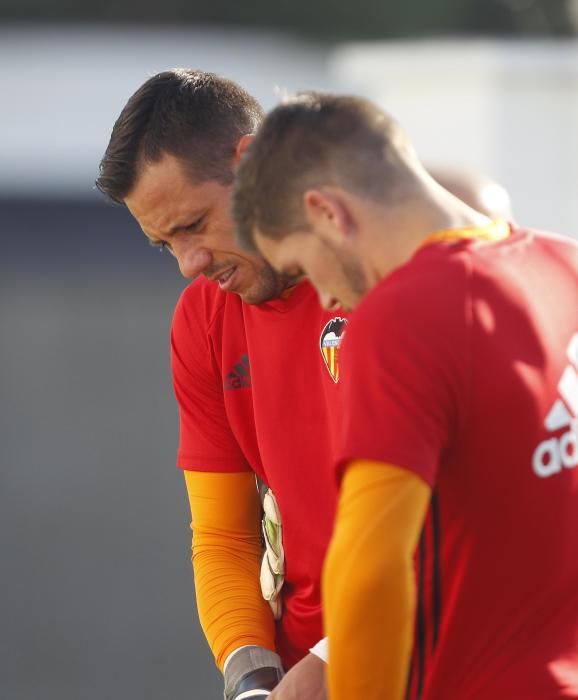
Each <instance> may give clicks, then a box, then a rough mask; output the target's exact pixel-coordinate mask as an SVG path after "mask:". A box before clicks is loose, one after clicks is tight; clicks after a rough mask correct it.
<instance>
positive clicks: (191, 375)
mask: <svg viewBox="0 0 578 700" xmlns="http://www.w3.org/2000/svg"><path fill="white" fill-rule="evenodd" d="M336 316H339V314H335V313H329V312H325V311H323V310H322V309H321V307H320V305H319V301H318V299H317V295H316V293H315V291H314V290H313V288H312V287H311V286H310V285H309V284H308V283H306V282H304V283H301V284H300V285H298V286H297V287H296V288H295V289H294V291H293V293H292V294H291V295H290V296H289V297H288V298H287V299H276V300H274V301H271V302H268V303H265V304H261V305H259V306H251V305H247V304H243V303H242V302H241V300H240V298H239V297H238V296H237V295H235V294H226V293H223V292H221V291H220V290H219V288H218V286H217V285H216V284H214V283H212V282H208V281H207V280H205V279H202V278H201V279H199V280H197V281H196V282H194V283H193V284H191V285H190V286H189V287H187V289H186V290H185V291H184V293H183V295H182V297H181V299H180V301H179V303H178V305H177V308H176V312H175V316H174V321H173V328H172V342H171V346H172V367H173V377H174V386H175V393H176V396H177V400H178V404H179V413H180V444H179V452H178V465H179V466H180V467H181V468H183V469H189V470H197V471H217V472H228V471H229V472H233V471H242V470H246V469H252V470H253V471H254V472H255V473H256V474H258V475H259V477H260V478H262V479H263V480H264V481H265V482H266V483H267V484H268V485H269V486H270V487H271V488H272V489H273V492H274V494H275V496H276V498H277V501H278V504H279V508H280V511H281V516H282V520H283V541H284V547H285V557H286V580H285V585H284V589H283V605H284V614H283V617H282V620H281V621H280V622H279V623H278V625H277V650H278V652H279V653H280V654H281V656H282V658H283V661H284V664H285V665H286V666H291V665H293V664H294V663H296V662H297V661H298V660H299V659H300V658H301V657H302V656H304V655H305V654H306V653H307V651H308V649H309V647H310V646H312V645H313V644H315V643H316V642H317V641H319V639H321V637H322V636H323V632H322V620H321V602H320V578H321V566H322V563H323V559H324V556H325V551H326V548H327V545H328V542H329V538H330V535H331V530H332V526H333V518H334V512H335V506H336V496H337V493H336V491H337V489H336V486H335V485H334V479H333V477H332V470H333V461H334V451H333V449H334V446H336V439H337V435H336V432H337V429H338V426H339V415H338V413H339V390H340V385H339V384H338V383H336V382H335V381H334V380H333V378H332V376H331V374H330V372H329V371H328V368H327V366H326V362H325V359H324V355H323V353H322V351H321V348H320V337H321V334H322V332H323V329H324V328H325V327H326V324H327V323H328V322H329V321H330V320H331V319H332V318H334V317H336ZM249 358H250V359H249Z"/></svg>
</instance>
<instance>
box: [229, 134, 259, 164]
mask: <svg viewBox="0 0 578 700" xmlns="http://www.w3.org/2000/svg"><path fill="white" fill-rule="evenodd" d="M254 138H255V134H245V135H244V136H241V138H240V139H239V141H238V143H237V146H236V148H235V155H234V156H233V167H234V168H235V169H236V168H238V167H239V163H240V162H241V158H242V157H243V156H244V155H245V153H246V152H247V149H248V148H249V145H250V144H251V141H252V140H253V139H254Z"/></svg>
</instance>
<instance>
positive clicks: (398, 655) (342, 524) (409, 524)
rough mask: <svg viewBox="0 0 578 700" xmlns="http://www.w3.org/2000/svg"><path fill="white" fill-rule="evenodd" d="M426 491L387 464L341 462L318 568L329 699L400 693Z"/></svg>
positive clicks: (368, 699) (391, 699) (394, 698)
mask: <svg viewBox="0 0 578 700" xmlns="http://www.w3.org/2000/svg"><path fill="white" fill-rule="evenodd" d="M430 495H431V491H430V488H429V486H427V485H426V483H425V482H424V481H422V480H421V479H420V478H419V477H417V476H416V475H415V474H412V473H411V472H409V471H407V470H405V469H401V468H399V467H395V466H392V465H387V464H382V463H379V462H370V461H365V460H363V461H361V460H360V461H354V462H352V463H350V465H349V466H348V467H347V471H346V473H345V476H344V479H343V484H342V491H341V496H340V501H339V508H338V514H337V520H336V525H335V530H334V534H333V539H332V542H331V545H330V549H329V552H328V555H327V559H326V562H325V567H324V572H323V605H324V610H325V626H326V631H327V633H328V636H329V664H328V670H327V673H328V682H329V690H330V697H331V700H350V699H351V698H364V700H374V699H375V700H377V699H378V698H380V699H381V698H387V700H402V698H403V697H404V695H405V689H406V688H405V686H406V683H407V677H408V670H409V663H410V656H411V649H412V645H413V624H414V612H415V603H416V593H415V583H414V566H413V555H414V551H415V548H416V545H417V542H418V539H419V535H420V532H421V529H422V527H423V522H424V520H425V515H426V512H427V508H428V505H429V499H430Z"/></svg>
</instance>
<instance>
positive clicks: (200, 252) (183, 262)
mask: <svg viewBox="0 0 578 700" xmlns="http://www.w3.org/2000/svg"><path fill="white" fill-rule="evenodd" d="M174 254H175V257H176V259H177V262H178V264H179V270H180V271H181V275H182V276H183V277H186V278H187V279H194V278H195V277H197V276H198V275H200V274H201V272H203V270H205V269H206V268H207V267H208V266H209V265H210V264H211V263H212V262H213V256H212V255H211V253H210V252H209V251H208V250H207V249H206V248H195V249H191V248H184V249H179V248H177V249H176V250H175V251H174Z"/></svg>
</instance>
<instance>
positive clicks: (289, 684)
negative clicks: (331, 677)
mask: <svg viewBox="0 0 578 700" xmlns="http://www.w3.org/2000/svg"><path fill="white" fill-rule="evenodd" d="M325 667H326V664H325V662H323V661H321V659H320V658H319V657H317V656H315V655H314V654H307V656H306V657H305V658H303V659H301V661H300V662H299V663H298V664H295V666H293V668H292V669H291V670H290V671H289V672H288V673H287V674H286V676H285V677H284V678H283V680H282V681H281V682H280V683H279V685H278V686H276V688H275V690H274V691H273V692H272V693H271V695H269V700H327V691H326V688H325Z"/></svg>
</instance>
